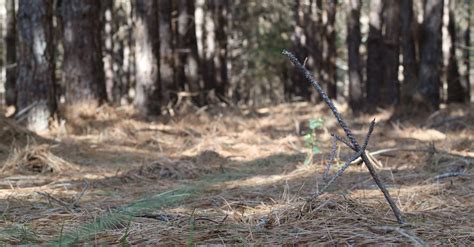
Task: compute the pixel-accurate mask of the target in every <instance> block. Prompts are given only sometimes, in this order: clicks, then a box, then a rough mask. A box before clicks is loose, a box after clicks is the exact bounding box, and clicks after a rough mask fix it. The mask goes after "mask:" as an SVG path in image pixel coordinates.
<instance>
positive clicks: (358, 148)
mask: <svg viewBox="0 0 474 247" xmlns="http://www.w3.org/2000/svg"><path fill="white" fill-rule="evenodd" d="M283 54H284V55H286V56H287V57H288V58H289V59H290V61H291V62H292V63H293V64H294V65H295V66H296V68H297V69H298V70H299V71H300V72H301V73H302V74H303V76H304V77H305V78H306V79H307V80H308V81H309V82H310V83H311V84H312V85H313V87H314V88H315V89H316V91H318V93H319V95H321V98H322V99H323V100H324V102H325V103H326V104H327V105H328V107H329V108H330V109H331V111H332V113H333V114H334V117H335V118H336V120H337V122H338V123H339V125H340V126H341V128H342V129H343V130H344V132H345V134H346V137H347V139H349V141H350V143H351V144H352V146H353V147H354V149H355V151H356V152H357V153H358V154H359V153H360V154H359V156H360V157H361V158H362V160H363V161H364V163H365V165H366V167H367V169H368V170H369V172H370V175H371V176H372V178H373V179H374V181H375V183H376V184H377V185H378V187H379V188H380V190H381V191H382V193H383V195H384V197H385V199H386V200H387V202H388V204H389V205H390V207H391V208H392V211H393V213H394V215H395V217H396V218H397V221H398V223H400V224H403V223H404V221H403V218H402V214H401V212H400V210H399V209H398V207H397V205H396V204H395V201H394V200H393V199H392V197H391V196H390V193H389V192H388V190H387V188H385V185H384V184H383V183H382V181H381V180H380V178H379V176H378V174H377V172H376V170H375V168H374V166H373V164H372V163H371V162H370V160H369V158H368V157H367V155H366V154H365V150H364V146H366V145H365V142H368V138H366V139H367V140H366V141H365V142H364V146H363V147H361V146H360V145H359V143H358V142H357V140H356V138H355V137H354V135H353V134H352V131H351V130H350V129H349V127H348V126H347V124H346V122H345V121H344V120H343V119H342V116H341V114H340V113H339V111H338V110H337V108H336V107H335V106H334V104H333V102H332V101H331V100H330V99H329V97H328V96H327V94H326V93H325V92H324V91H323V89H322V88H321V86H320V85H319V83H318V82H317V81H316V80H315V79H314V78H313V76H312V75H311V73H310V72H309V71H308V70H307V69H306V68H305V67H304V66H303V65H302V64H301V63H300V62H299V61H298V59H297V58H296V57H295V55H293V54H292V53H290V52H289V51H287V50H284V51H283ZM373 122H374V121H373ZM373 124H374V123H373ZM373 124H372V125H371V129H372V130H373ZM371 132H372V131H371V130H370V129H369V133H368V135H367V137H370V133H371ZM354 159H355V158H354ZM351 162H352V161H351ZM346 163H347V162H346ZM349 164H350V162H349ZM336 175H337V174H336Z"/></svg>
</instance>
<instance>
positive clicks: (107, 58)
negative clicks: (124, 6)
mask: <svg viewBox="0 0 474 247" xmlns="http://www.w3.org/2000/svg"><path fill="white" fill-rule="evenodd" d="M100 5H101V12H102V13H101V14H102V23H103V24H104V25H103V27H102V28H103V30H102V33H103V35H102V42H103V43H102V47H103V49H102V51H103V56H104V59H103V61H104V72H105V88H106V91H107V100H108V101H109V102H111V103H117V99H116V98H115V95H114V88H115V87H117V85H116V83H115V73H114V68H113V67H114V44H115V42H114V40H113V39H114V37H113V35H114V33H115V26H116V25H115V20H114V1H113V0H101V2H100Z"/></svg>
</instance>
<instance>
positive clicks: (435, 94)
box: [419, 0, 443, 110]
mask: <svg viewBox="0 0 474 247" xmlns="http://www.w3.org/2000/svg"><path fill="white" fill-rule="evenodd" d="M442 17H443V0H426V2H425V6H424V11H423V25H422V35H421V52H420V54H421V55H420V72H419V73H420V75H419V78H420V89H419V91H420V93H421V95H422V97H423V100H424V101H425V102H426V103H427V104H425V105H426V106H427V107H428V109H430V110H436V109H438V108H439V103H440V92H439V90H440V69H439V66H440V62H441V57H442V53H441V42H442V41H441V24H442Z"/></svg>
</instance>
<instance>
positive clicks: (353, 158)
mask: <svg viewBox="0 0 474 247" xmlns="http://www.w3.org/2000/svg"><path fill="white" fill-rule="evenodd" d="M362 152H363V150H361V151H359V152H357V153H356V154H355V155H354V156H352V158H350V159H349V160H348V161H346V163H344V165H343V166H342V168H341V169H339V171H337V172H336V174H335V175H334V176H333V177H332V178H331V180H329V182H327V183H326V185H324V187H323V188H322V189H321V190H320V191H318V192H317V193H314V194H312V197H311V199H314V198H316V197H318V196H320V195H322V194H324V193H325V192H326V190H327V189H328V188H329V186H330V185H331V184H332V183H333V182H334V181H336V179H337V178H338V177H339V176H341V175H342V174H343V173H344V171H345V170H346V169H347V168H348V167H349V165H350V164H351V162H352V161H354V160H355V159H357V157H360V155H361V154H362Z"/></svg>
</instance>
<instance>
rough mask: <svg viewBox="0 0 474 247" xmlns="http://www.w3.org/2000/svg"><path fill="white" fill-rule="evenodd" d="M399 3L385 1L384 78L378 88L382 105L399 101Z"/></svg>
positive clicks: (389, 0)
mask: <svg viewBox="0 0 474 247" xmlns="http://www.w3.org/2000/svg"><path fill="white" fill-rule="evenodd" d="M400 4H401V2H400V1H399V0H386V1H385V10H384V11H385V18H386V21H385V35H384V37H383V39H384V60H383V61H384V73H383V75H384V78H383V83H382V86H381V88H380V96H381V98H380V101H381V102H380V104H381V105H383V106H390V105H396V104H398V103H399V101H400V99H399V95H400V93H399V91H400V82H399V81H398V65H399V63H400V61H399V60H400V59H399V57H400Z"/></svg>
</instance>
